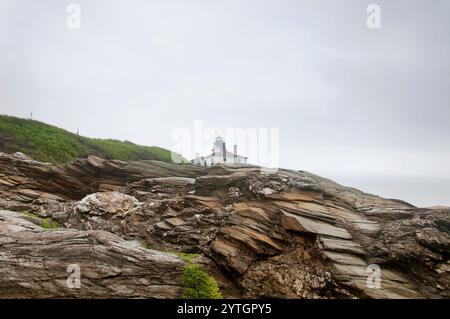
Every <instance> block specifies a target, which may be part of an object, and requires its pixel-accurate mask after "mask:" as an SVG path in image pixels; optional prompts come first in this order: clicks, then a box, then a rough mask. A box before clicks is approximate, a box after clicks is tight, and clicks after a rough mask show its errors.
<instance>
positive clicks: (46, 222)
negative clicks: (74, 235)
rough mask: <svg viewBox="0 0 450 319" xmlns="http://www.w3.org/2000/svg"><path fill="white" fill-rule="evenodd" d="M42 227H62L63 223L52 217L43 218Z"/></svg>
mask: <svg viewBox="0 0 450 319" xmlns="http://www.w3.org/2000/svg"><path fill="white" fill-rule="evenodd" d="M41 227H42V228H45V229H54V228H61V227H62V225H61V224H60V223H58V222H57V221H56V220H53V219H51V218H42V222H41Z"/></svg>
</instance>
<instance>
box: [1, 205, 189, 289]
mask: <svg viewBox="0 0 450 319" xmlns="http://www.w3.org/2000/svg"><path fill="white" fill-rule="evenodd" d="M0 236H1V237H0V261H1V262H0V298H60V297H74V298H77V297H83V298H177V297H179V296H180V295H181V277H182V272H183V269H184V262H183V261H182V260H180V259H179V258H178V257H177V256H176V255H173V254H169V253H163V252H159V251H152V250H148V249H145V248H144V247H142V246H141V245H140V244H139V243H137V242H130V241H128V242H127V241H125V240H123V239H121V238H120V237H118V236H116V235H113V234H111V233H109V232H105V231H99V230H93V231H78V230H73V229H53V230H46V229H44V228H42V227H40V226H37V225H36V224H34V223H32V222H30V221H28V220H26V216H23V215H21V214H18V213H13V212H7V211H0ZM72 272H73V275H76V276H77V274H79V275H80V276H79V279H80V281H79V284H78V285H77V282H76V280H77V279H76V278H75V277H74V276H71V274H72ZM75 272H77V273H75ZM72 279H74V282H72V281H71V280H72Z"/></svg>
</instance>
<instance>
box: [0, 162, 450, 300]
mask: <svg viewBox="0 0 450 319" xmlns="http://www.w3.org/2000/svg"><path fill="white" fill-rule="evenodd" d="M0 209H3V211H0V234H1V237H0V259H1V262H0V274H1V276H0V297H11V298H16V297H143V298H174V297H180V289H181V287H180V286H181V276H182V272H183V268H184V266H185V261H183V260H182V259H181V258H179V257H178V256H177V255H176V254H173V253H176V252H178V253H179V252H184V253H198V254H199V255H200V257H198V258H196V260H197V262H198V263H200V264H203V266H204V267H205V268H206V269H207V270H208V271H209V272H210V274H211V275H213V276H214V277H215V279H216V280H217V281H218V283H219V286H220V288H221V290H222V293H223V294H224V296H225V297H248V298H263V297H275V298H442V297H444V298H448V297H450V294H449V291H450V289H449V284H450V262H449V255H450V249H449V248H450V210H449V209H446V208H441V209H438V208H437V209H421V208H416V207H414V206H412V205H410V204H408V203H405V202H402V201H398V200H390V199H384V198H381V197H378V196H375V195H371V194H366V193H363V192H361V191H358V190H356V189H353V188H348V187H344V186H341V185H339V184H336V183H334V182H333V181H331V180H327V179H324V178H321V177H319V176H316V175H313V174H310V173H307V172H303V171H291V170H278V171H276V172H267V171H265V170H262V169H260V168H259V167H254V166H239V167H226V166H216V167H213V168H199V167H194V166H190V165H173V164H167V163H162V162H157V161H140V162H121V161H107V160H103V159H100V158H97V157H93V156H91V157H89V158H88V159H80V160H77V161H75V162H73V163H71V164H67V165H59V166H55V165H52V164H46V163H40V162H37V161H34V160H32V159H30V158H28V157H26V156H24V155H22V154H13V155H6V154H0ZM46 221H51V222H54V223H56V224H57V225H59V227H58V228H56V229H48V228H45V227H44V226H45V225H44V222H46ZM144 246H145V247H144ZM70 264H79V265H80V268H81V269H82V276H81V283H82V287H83V288H81V289H78V290H73V289H68V288H67V285H66V278H67V275H68V274H67V269H66V268H67V265H70ZM372 280H373V283H374V284H372Z"/></svg>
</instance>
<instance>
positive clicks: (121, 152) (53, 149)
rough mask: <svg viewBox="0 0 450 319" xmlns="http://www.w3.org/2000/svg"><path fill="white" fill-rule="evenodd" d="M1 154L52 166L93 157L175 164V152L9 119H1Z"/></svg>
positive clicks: (23, 120) (4, 117) (10, 117)
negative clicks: (21, 154) (25, 155)
mask: <svg viewBox="0 0 450 319" xmlns="http://www.w3.org/2000/svg"><path fill="white" fill-rule="evenodd" d="M0 151H1V152H5V153H14V152H22V153H24V154H27V155H28V156H31V157H32V158H34V159H35V160H38V161H42V162H51V163H67V162H71V161H73V160H74V159H76V158H85V157H87V156H89V155H96V156H99V157H102V158H105V159H117V160H122V161H132V160H158V161H163V162H168V163H172V162H173V161H172V156H171V152H170V151H169V150H166V149H163V148H160V147H154V146H151V147H150V146H141V145H136V144H133V143H131V142H129V141H117V140H111V139H106V140H104V139H96V138H88V137H83V136H79V135H77V134H74V133H71V132H68V131H66V130H63V129H60V128H57V127H55V126H52V125H48V124H45V123H42V122H38V121H34V120H27V119H21V118H17V117H12V116H6V115H0ZM182 160H183V161H186V160H185V159H183V158H182Z"/></svg>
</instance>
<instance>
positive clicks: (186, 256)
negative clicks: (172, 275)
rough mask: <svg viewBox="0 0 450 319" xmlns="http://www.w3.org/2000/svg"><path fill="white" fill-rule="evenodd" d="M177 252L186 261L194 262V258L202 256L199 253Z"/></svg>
mask: <svg viewBox="0 0 450 319" xmlns="http://www.w3.org/2000/svg"><path fill="white" fill-rule="evenodd" d="M176 254H177V256H178V257H180V258H181V259H183V260H184V262H186V263H192V260H194V259H195V258H197V257H198V256H200V255H199V254H190V253H176Z"/></svg>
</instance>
